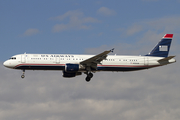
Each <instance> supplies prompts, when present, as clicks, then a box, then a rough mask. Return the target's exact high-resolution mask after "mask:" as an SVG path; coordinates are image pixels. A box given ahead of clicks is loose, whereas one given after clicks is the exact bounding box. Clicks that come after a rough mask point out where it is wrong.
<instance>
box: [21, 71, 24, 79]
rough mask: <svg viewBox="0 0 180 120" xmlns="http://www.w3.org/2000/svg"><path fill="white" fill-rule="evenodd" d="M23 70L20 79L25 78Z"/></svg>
mask: <svg viewBox="0 0 180 120" xmlns="http://www.w3.org/2000/svg"><path fill="white" fill-rule="evenodd" d="M24 74H25V70H23V74H22V75H21V78H25V75H24Z"/></svg>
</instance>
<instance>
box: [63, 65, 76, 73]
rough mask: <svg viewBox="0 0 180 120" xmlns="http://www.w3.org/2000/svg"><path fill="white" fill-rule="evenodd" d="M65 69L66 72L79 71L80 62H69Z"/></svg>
mask: <svg viewBox="0 0 180 120" xmlns="http://www.w3.org/2000/svg"><path fill="white" fill-rule="evenodd" d="M65 71H66V72H77V71H79V64H71V63H67V64H66V66H65Z"/></svg>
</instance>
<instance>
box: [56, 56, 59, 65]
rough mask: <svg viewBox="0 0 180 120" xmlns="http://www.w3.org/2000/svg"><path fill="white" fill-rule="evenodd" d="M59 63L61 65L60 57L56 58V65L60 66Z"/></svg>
mask: <svg viewBox="0 0 180 120" xmlns="http://www.w3.org/2000/svg"><path fill="white" fill-rule="evenodd" d="M59 63H60V57H59V56H56V64H59Z"/></svg>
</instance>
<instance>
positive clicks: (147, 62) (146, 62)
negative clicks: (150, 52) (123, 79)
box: [144, 57, 149, 65]
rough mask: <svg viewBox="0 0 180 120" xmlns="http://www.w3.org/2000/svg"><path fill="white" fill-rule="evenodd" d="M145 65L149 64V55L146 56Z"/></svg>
mask: <svg viewBox="0 0 180 120" xmlns="http://www.w3.org/2000/svg"><path fill="white" fill-rule="evenodd" d="M144 65H149V60H148V57H144Z"/></svg>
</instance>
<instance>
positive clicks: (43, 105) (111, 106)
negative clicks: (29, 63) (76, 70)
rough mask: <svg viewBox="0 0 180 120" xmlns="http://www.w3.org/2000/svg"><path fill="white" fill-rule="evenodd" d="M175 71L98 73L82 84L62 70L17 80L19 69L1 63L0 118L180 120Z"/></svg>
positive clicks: (178, 67) (82, 78)
mask: <svg viewBox="0 0 180 120" xmlns="http://www.w3.org/2000/svg"><path fill="white" fill-rule="evenodd" d="M177 45H178V44H177ZM122 46H123V45H122ZM178 46H179V45H178ZM106 47H107V46H104V47H102V49H103V50H104V48H106ZM124 48H125V47H124ZM103 50H101V49H99V51H101V52H102V51H103ZM130 50H131V49H129V51H130ZM96 52H97V51H96ZM131 52H132V51H131ZM177 52H178V54H177V57H176V59H177V61H179V60H180V57H179V56H180V53H179V51H177ZM179 71H180V64H178V62H177V63H173V64H170V65H167V66H163V67H158V68H152V69H148V70H143V71H136V72H97V73H95V74H94V77H93V78H92V80H91V81H90V82H89V83H87V82H86V81H85V75H82V76H77V77H75V78H70V79H67V78H63V77H62V75H61V74H62V73H61V71H26V73H25V74H26V77H25V79H21V78H20V75H21V74H22V71H21V70H12V69H8V68H5V67H3V66H2V63H1V66H0V119H1V120H12V119H18V120H24V119H26V120H32V119H39V120H59V119H63V120H72V119H75V120H84V118H86V120H92V119H98V120H99V119H103V120H109V119H113V120H119V119H125V120H132V119H137V120H144V119H147V120H153V119H158V120H164V119H165V120H166V119H169V118H173V119H179V118H180V116H179V112H180V109H179V108H180V102H179V99H180V94H179V92H177V91H180V88H179V86H180V82H179V79H178V78H179V77H180V74H179Z"/></svg>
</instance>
